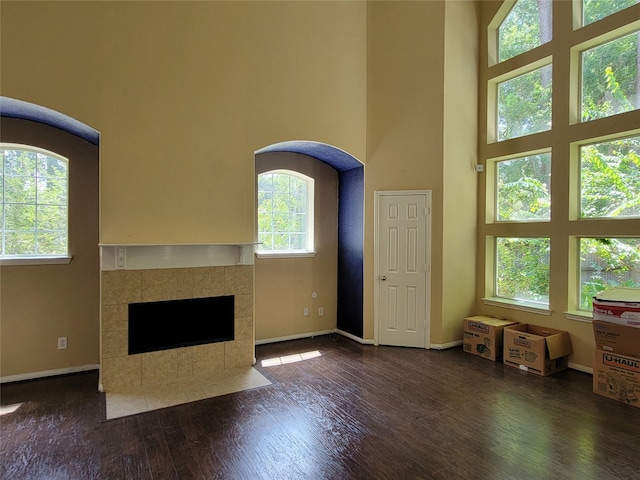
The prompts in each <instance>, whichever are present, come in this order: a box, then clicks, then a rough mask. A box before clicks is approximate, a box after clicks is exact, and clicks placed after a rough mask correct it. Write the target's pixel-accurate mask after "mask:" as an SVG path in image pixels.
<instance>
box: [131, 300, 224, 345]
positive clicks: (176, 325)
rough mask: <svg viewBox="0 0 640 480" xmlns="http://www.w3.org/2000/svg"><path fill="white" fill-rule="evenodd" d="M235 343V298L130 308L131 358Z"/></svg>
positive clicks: (146, 304)
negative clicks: (181, 349) (152, 353)
mask: <svg viewBox="0 0 640 480" xmlns="http://www.w3.org/2000/svg"><path fill="white" fill-rule="evenodd" d="M233 339H234V296H233V295H225V296H219V297H207V298H189V299H183V300H165V301H159V302H144V303H130V304H129V355H132V354H136V353H146V352H155V351H159V350H168V349H171V348H181V347H188V346H192V345H202V344H206V343H215V342H226V341H230V340H233Z"/></svg>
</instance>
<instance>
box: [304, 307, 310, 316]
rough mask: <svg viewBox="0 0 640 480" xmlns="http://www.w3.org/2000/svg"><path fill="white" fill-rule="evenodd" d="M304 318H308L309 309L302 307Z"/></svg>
mask: <svg viewBox="0 0 640 480" xmlns="http://www.w3.org/2000/svg"><path fill="white" fill-rule="evenodd" d="M304 316H305V317H308V316H309V308H308V307H304Z"/></svg>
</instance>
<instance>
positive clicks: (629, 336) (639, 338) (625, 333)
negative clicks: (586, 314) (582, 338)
mask: <svg viewBox="0 0 640 480" xmlns="http://www.w3.org/2000/svg"><path fill="white" fill-rule="evenodd" d="M592 325H593V336H594V338H595V341H596V349H597V350H603V351H605V352H609V353H619V354H621V355H629V356H632V357H640V328H635V327H629V326H627V325H620V324H618V323H612V322H603V321H601V320H594V321H593V322H592Z"/></svg>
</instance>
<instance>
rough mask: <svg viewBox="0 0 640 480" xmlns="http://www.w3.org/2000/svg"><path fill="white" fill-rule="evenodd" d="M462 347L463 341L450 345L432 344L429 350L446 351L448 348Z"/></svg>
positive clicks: (450, 343)
mask: <svg viewBox="0 0 640 480" xmlns="http://www.w3.org/2000/svg"><path fill="white" fill-rule="evenodd" d="M460 345H462V340H456V341H455V342H449V343H432V344H430V345H429V348H431V349H432V350H445V349H447V348H453V347H459V346H460Z"/></svg>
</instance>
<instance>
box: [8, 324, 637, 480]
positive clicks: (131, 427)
mask: <svg viewBox="0 0 640 480" xmlns="http://www.w3.org/2000/svg"><path fill="white" fill-rule="evenodd" d="M313 350H318V351H319V352H320V353H321V356H320V357H317V358H312V359H309V360H304V361H299V362H295V363H287V364H284V365H278V366H271V367H262V366H261V365H260V361H261V360H263V359H268V358H273V357H279V356H286V355H290V354H295V353H301V352H307V351H313ZM257 355H258V365H257V368H258V369H259V370H260V371H261V372H263V373H264V374H265V375H266V376H268V377H269V379H270V380H272V382H273V384H272V385H269V386H266V387H261V388H258V389H255V390H249V391H244V392H239V393H234V394H230V395H225V396H222V397H217V398H211V399H207V400H202V401H199V402H195V403H190V404H185V405H180V406H176V407H171V408H166V409H163V410H157V411H153V412H148V413H143V414H139V415H135V416H131V417H125V418H120V419H115V420H110V421H104V418H105V417H104V415H105V410H104V409H105V406H104V396H103V395H101V394H99V393H97V392H96V386H97V381H98V377H97V372H89V373H83V374H74V375H68V376H63V377H56V378H49V379H42V380H34V381H26V382H19V383H12V384H5V385H3V386H2V390H1V404H2V406H3V407H7V406H10V405H15V404H21V406H20V407H19V408H18V409H17V410H15V411H14V412H13V413H5V414H4V415H2V417H0V469H1V473H0V475H1V476H0V478H2V479H12V480H17V479H29V480H33V479H67V478H69V479H93V478H96V479H98V478H100V479H162V480H165V479H234V480H244V479H247V480H249V479H251V480H252V479H341V480H342V479H402V480H405V479H485V480H489V479H517V480H521V479H571V480H574V479H575V480H588V479H599V480H606V479H624V480H630V479H640V409H638V408H633V407H630V406H627V405H624V404H621V403H617V402H614V401H612V400H608V399H606V398H603V397H600V396H598V395H595V394H593V393H592V392H591V376H590V375H588V374H584V373H580V372H576V371H565V372H561V373H559V374H556V375H554V376H551V377H546V378H543V377H537V376H535V375H532V374H527V373H525V372H521V371H519V370H516V369H513V368H509V367H505V366H503V365H502V364H500V363H493V362H490V361H487V360H484V359H481V358H479V357H475V356H472V355H468V354H465V353H463V352H462V350H461V349H459V348H457V349H451V350H445V351H424V350H414V349H404V348H391V347H373V346H363V345H359V344H357V343H354V342H352V341H350V340H348V339H345V338H342V337H340V338H337V339H332V338H330V337H328V336H326V337H318V338H315V339H307V340H297V341H291V342H284V343H280V344H271V345H264V346H259V347H257Z"/></svg>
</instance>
